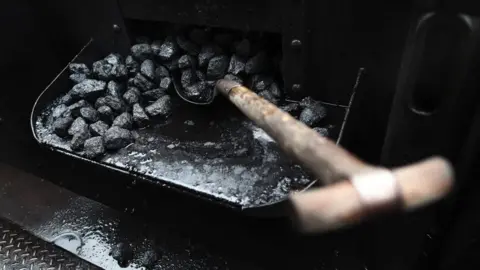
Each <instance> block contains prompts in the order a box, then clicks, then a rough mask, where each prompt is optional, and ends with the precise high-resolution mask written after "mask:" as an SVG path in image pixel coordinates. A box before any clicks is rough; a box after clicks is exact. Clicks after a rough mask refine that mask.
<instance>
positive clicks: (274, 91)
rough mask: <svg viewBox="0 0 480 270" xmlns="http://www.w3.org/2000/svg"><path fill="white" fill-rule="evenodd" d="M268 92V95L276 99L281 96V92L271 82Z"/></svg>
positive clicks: (276, 85) (275, 84)
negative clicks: (270, 94)
mask: <svg viewBox="0 0 480 270" xmlns="http://www.w3.org/2000/svg"><path fill="white" fill-rule="evenodd" d="M268 91H270V93H272V95H273V96H274V97H275V98H277V99H279V98H281V97H282V96H283V92H282V90H281V89H280V87H279V86H278V84H277V83H276V82H273V83H272V84H270V87H269V88H268Z"/></svg>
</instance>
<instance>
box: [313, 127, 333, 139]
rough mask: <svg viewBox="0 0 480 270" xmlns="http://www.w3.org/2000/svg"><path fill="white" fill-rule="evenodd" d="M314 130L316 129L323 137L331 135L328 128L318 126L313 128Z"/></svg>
mask: <svg viewBox="0 0 480 270" xmlns="http://www.w3.org/2000/svg"><path fill="white" fill-rule="evenodd" d="M313 130H315V131H316V132H317V133H318V134H320V135H322V136H323V137H328V135H329V130H328V128H320V127H316V128H313Z"/></svg>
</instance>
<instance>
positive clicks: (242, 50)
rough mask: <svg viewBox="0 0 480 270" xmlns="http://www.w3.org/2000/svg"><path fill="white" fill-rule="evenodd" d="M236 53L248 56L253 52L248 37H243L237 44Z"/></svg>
mask: <svg viewBox="0 0 480 270" xmlns="http://www.w3.org/2000/svg"><path fill="white" fill-rule="evenodd" d="M235 53H236V54H237V55H239V56H241V57H244V58H248V57H250V53H251V45H250V41H249V40H248V39H246V38H245V39H243V40H242V41H240V43H238V44H237V46H235Z"/></svg>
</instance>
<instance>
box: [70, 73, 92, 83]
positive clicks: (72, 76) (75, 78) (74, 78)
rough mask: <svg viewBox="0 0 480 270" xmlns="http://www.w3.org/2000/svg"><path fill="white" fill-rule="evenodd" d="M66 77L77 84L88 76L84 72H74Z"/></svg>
mask: <svg viewBox="0 0 480 270" xmlns="http://www.w3.org/2000/svg"><path fill="white" fill-rule="evenodd" d="M68 78H69V79H70V81H72V82H73V83H75V84H77V83H81V82H83V81H85V80H86V79H87V78H88V77H87V75H85V74H81V73H75V74H70V76H69V77H68Z"/></svg>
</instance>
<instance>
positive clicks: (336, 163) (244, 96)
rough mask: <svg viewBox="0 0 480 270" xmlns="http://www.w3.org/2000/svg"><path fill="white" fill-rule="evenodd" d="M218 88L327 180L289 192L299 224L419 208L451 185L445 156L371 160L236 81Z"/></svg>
mask: <svg viewBox="0 0 480 270" xmlns="http://www.w3.org/2000/svg"><path fill="white" fill-rule="evenodd" d="M216 89H217V91H219V92H220V93H222V94H223V95H224V96H226V97H227V98H228V99H229V100H230V101H231V102H232V103H233V104H234V105H235V106H237V107H238V108H239V109H240V110H241V111H242V112H243V113H244V114H245V115H246V116H247V117H248V118H250V119H251V120H252V121H254V122H255V124H256V125H258V126H259V127H260V128H262V129H263V130H265V132H267V133H268V134H269V135H270V136H271V137H272V138H273V139H274V140H275V141H276V142H277V144H278V145H279V146H280V148H281V149H282V150H283V151H285V152H286V153H288V154H289V155H290V156H291V157H293V158H295V159H297V160H298V161H299V162H300V163H301V164H302V165H304V166H305V167H307V168H308V169H310V170H311V172H312V173H313V174H314V175H315V176H316V177H317V178H318V179H319V181H320V182H321V183H323V184H325V185H327V186H326V187H324V188H320V189H314V190H312V191H307V192H304V193H298V194H293V195H291V197H290V199H291V203H292V206H293V212H294V216H295V219H296V220H297V224H298V226H299V229H300V230H303V231H305V232H318V231H325V230H331V229H334V228H338V227H343V226H345V225H348V224H352V223H356V222H358V221H361V220H363V219H365V218H367V217H370V216H371V215H374V214H377V213H382V212H385V211H391V210H394V209H403V210H410V209H416V208H418V207H420V206H423V205H425V204H428V203H431V202H434V201H436V200H438V199H440V198H442V197H444V196H445V195H446V194H447V193H448V192H449V191H450V190H451V188H452V186H453V181H454V176H453V169H452V166H451V165H450V163H449V162H448V161H446V160H445V159H443V158H433V159H430V160H427V161H425V162H422V163H417V164H414V165H411V166H407V167H404V168H400V169H396V170H394V171H393V172H392V171H390V170H387V169H385V168H381V167H377V166H372V165H370V164H367V163H365V162H363V161H362V160H360V159H358V158H357V157H355V156H353V155H352V154H351V153H349V152H348V151H347V150H345V149H343V148H341V147H339V146H337V145H336V144H335V143H334V142H332V141H330V140H329V139H328V138H325V137H322V136H320V135H319V134H318V133H317V132H315V131H314V130H312V129H310V128H309V127H308V126H306V125H305V124H303V123H301V122H299V121H297V120H296V119H295V118H293V117H292V116H291V115H290V114H288V113H286V112H284V111H282V110H281V109H279V108H278V107H277V106H275V105H273V104H272V103H270V102H268V101H267V100H265V99H263V98H262V97H259V96H258V95H257V94H255V93H254V92H252V91H251V90H249V89H248V88H246V87H244V86H242V85H240V84H238V83H236V82H233V81H229V80H219V81H218V82H217V85H216Z"/></svg>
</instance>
